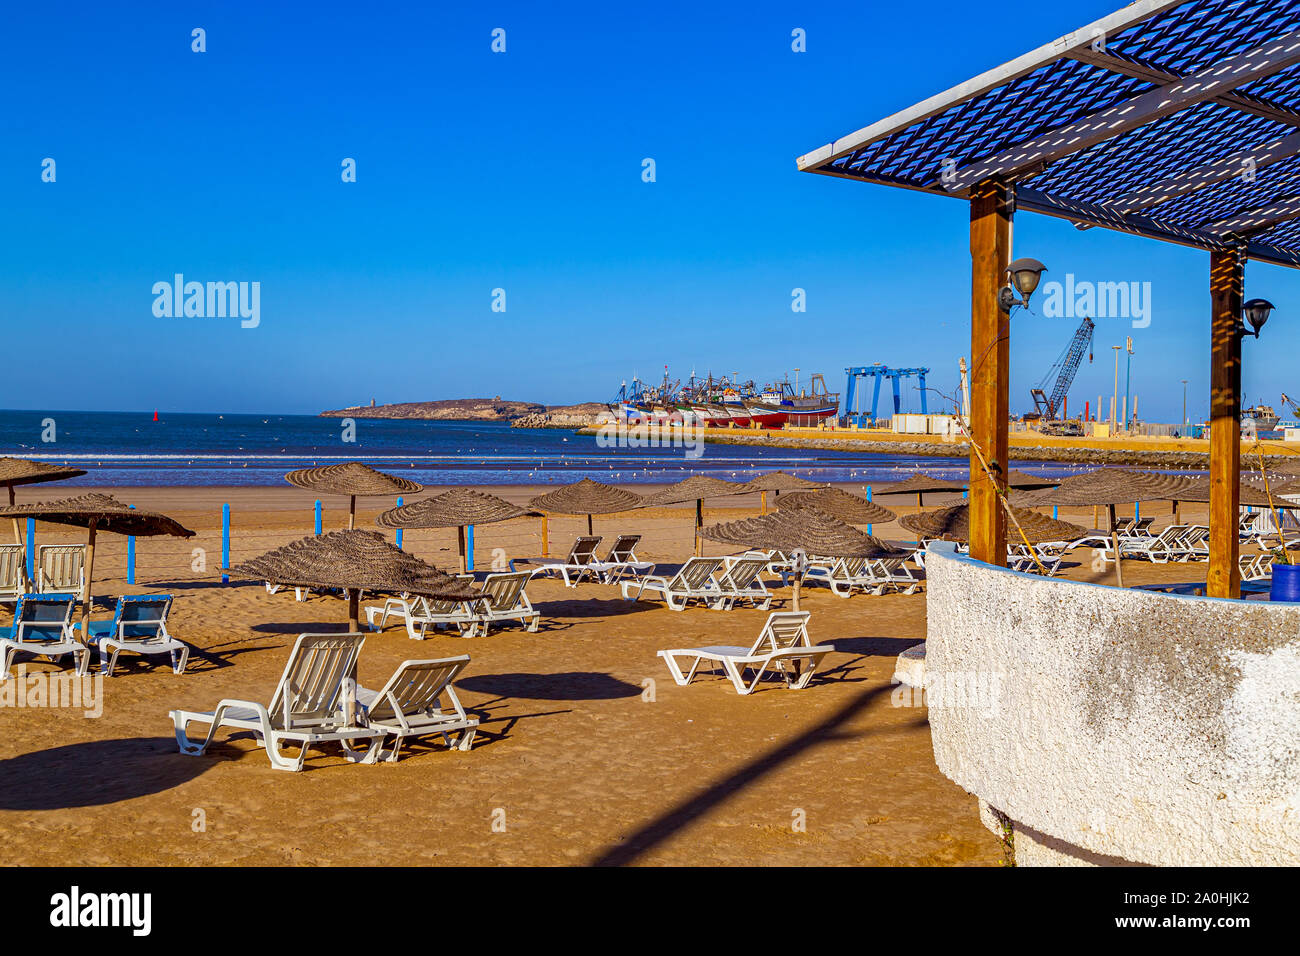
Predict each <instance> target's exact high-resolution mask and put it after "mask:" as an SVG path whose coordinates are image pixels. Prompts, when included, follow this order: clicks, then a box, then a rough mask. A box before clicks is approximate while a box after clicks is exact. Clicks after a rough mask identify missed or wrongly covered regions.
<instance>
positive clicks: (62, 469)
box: [0, 457, 86, 573]
mask: <svg viewBox="0 0 1300 956" xmlns="http://www.w3.org/2000/svg"><path fill="white" fill-rule="evenodd" d="M85 473H86V472H85V470H84V469H81V468H69V467H67V466H66V465H49V464H46V463H45V462H43V461H29V460H28V459H26V458H8V457H5V458H0V485H4V486H5V487H7V488H8V489H9V504H10V506H11V507H12V505H13V503H14V486H15V485H34V484H37V483H39V482H43V481H63V480H64V479H66V478H80V477H81V476H82V475H84V474H85ZM14 543H15V544H22V543H23V536H22V533H21V532H19V530H18V519H17V518H15V519H14ZM24 573H26V571H25V569H24Z"/></svg>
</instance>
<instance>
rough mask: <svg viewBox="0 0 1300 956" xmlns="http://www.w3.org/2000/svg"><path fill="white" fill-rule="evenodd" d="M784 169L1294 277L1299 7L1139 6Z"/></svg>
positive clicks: (1149, 0) (1285, 2)
mask: <svg viewBox="0 0 1300 956" xmlns="http://www.w3.org/2000/svg"><path fill="white" fill-rule="evenodd" d="M798 165H799V168H800V169H802V170H805V171H808V172H815V173H822V174H825V175H829V176H840V177H843V178H847V179H861V180H865V181H867V182H874V183H881V184H884V185H890V186H901V187H905V188H910V189H918V190H923V191H926V192H933V193H938V194H940V195H951V196H957V197H961V198H969V197H970V194H971V188H972V187H973V186H974V185H976V184H977V183H978V182H980V181H982V180H986V179H1001V180H1002V181H1004V182H1006V183H1008V184H1010V185H1012V186H1013V187H1014V196H1015V205H1016V208H1018V209H1024V210H1028V211H1032V212H1039V213H1045V214H1047V215H1051V216H1057V217H1060V218H1064V219H1068V220H1070V221H1072V222H1074V223H1075V224H1076V225H1077V226H1079V227H1080V228H1090V227H1092V226H1104V227H1107V228H1111V229H1117V230H1120V231H1123V232H1130V233H1136V234H1139V235H1143V236H1148V237H1150V238H1155V239H1160V240H1164V241H1170V242H1177V243H1181V244H1183V245H1189V246H1195V247H1198V248H1203V249H1227V248H1232V247H1240V248H1242V250H1243V252H1244V254H1245V255H1246V256H1247V257H1249V258H1253V259H1257V260H1260V261H1264V262H1272V263H1276V264H1278V265H1285V266H1290V267H1293V268H1294V267H1300V4H1297V3H1295V2H1294V0H1139V2H1136V3H1132V4H1130V5H1129V6H1126V7H1125V8H1123V9H1122V10H1118V11H1116V12H1115V13H1112V14H1110V15H1109V16H1106V17H1103V18H1102V19H1100V20H1098V21H1096V22H1095V23H1092V24H1089V25H1087V26H1084V27H1082V28H1080V29H1078V30H1076V31H1074V32H1073V33H1070V34H1067V35H1066V36H1064V37H1061V38H1060V39H1058V40H1055V41H1053V42H1052V43H1048V44H1046V45H1045V46H1042V47H1039V48H1038V49H1037V50H1034V51H1032V52H1030V53H1027V54H1025V55H1024V56H1021V57H1019V58H1017V59H1015V60H1012V61H1011V62H1009V63H1006V64H1004V65H1002V66H1000V67H997V68H996V69H993V70H989V71H988V72H986V73H983V74H981V75H979V76H977V77H975V78H973V79H971V80H968V81H966V82H965V83H962V84H960V85H958V86H955V87H953V88H952V89H950V90H948V91H947V92H945V93H940V94H938V95H937V96H933V97H931V98H930V99H928V100H925V101H924V102H921V103H918V104H917V105H915V106H913V107H910V108H909V109H906V110H903V111H902V112H900V113H896V114H894V115H893V116H890V117H888V118H886V119H883V120H881V121H880V122H878V123H875V124H873V125H871V126H868V127H866V128H864V129H861V130H858V131H857V132H855V133H850V134H849V135H847V136H844V137H842V138H840V139H837V140H835V141H834V142H832V143H829V144H828V145H826V146H823V147H821V148H820V149H816V150H813V151H812V152H810V153H808V154H806V155H804V156H801V157H799V160H798Z"/></svg>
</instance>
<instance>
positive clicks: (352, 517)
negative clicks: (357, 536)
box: [348, 495, 357, 531]
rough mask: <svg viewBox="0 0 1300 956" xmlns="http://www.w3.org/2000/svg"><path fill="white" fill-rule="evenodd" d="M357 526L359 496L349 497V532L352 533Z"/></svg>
mask: <svg viewBox="0 0 1300 956" xmlns="http://www.w3.org/2000/svg"><path fill="white" fill-rule="evenodd" d="M356 526H357V496H356V495H348V530H349V531H352V530H354V529H355V528H356Z"/></svg>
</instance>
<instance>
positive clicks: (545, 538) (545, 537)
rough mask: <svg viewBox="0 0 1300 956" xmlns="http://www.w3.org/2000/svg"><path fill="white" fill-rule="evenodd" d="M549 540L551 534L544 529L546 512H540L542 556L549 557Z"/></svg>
mask: <svg viewBox="0 0 1300 956" xmlns="http://www.w3.org/2000/svg"><path fill="white" fill-rule="evenodd" d="M550 540H551V536H550V535H549V534H547V531H546V512H545V511H543V512H542V557H544V558H547V557H550V551H549V548H550Z"/></svg>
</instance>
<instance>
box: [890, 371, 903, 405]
mask: <svg viewBox="0 0 1300 956" xmlns="http://www.w3.org/2000/svg"><path fill="white" fill-rule="evenodd" d="M902 377H903V376H901V375H899V374H897V373H895V374H893V375H891V376H890V379H891V380H892V381H893V383H894V414H895V415H897V414H898V413H899V412H901V411H902V410H903V396H902V395H900V394H899V392H898V380H899V379H900V378H902Z"/></svg>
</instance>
